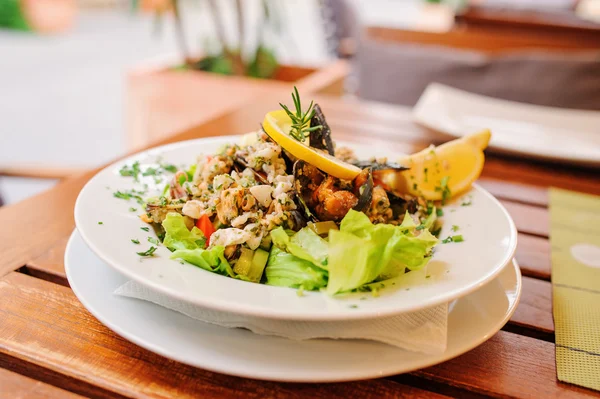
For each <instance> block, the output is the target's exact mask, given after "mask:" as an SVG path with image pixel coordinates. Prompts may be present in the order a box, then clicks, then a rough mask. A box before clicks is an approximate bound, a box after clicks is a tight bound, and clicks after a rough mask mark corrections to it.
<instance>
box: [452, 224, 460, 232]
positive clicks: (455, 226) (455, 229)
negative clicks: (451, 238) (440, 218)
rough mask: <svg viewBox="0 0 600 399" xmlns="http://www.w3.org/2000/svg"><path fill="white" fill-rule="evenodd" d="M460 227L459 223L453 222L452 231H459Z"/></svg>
mask: <svg viewBox="0 0 600 399" xmlns="http://www.w3.org/2000/svg"><path fill="white" fill-rule="evenodd" d="M459 229H460V227H458V226H457V225H455V224H453V225H452V231H454V232H457V231H458V230H459Z"/></svg>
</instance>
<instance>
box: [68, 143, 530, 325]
mask: <svg viewBox="0 0 600 399" xmlns="http://www.w3.org/2000/svg"><path fill="white" fill-rule="evenodd" d="M226 137H231V138H232V139H233V140H234V139H235V138H236V137H241V136H240V135H225V136H213V137H204V138H196V139H191V140H184V141H178V142H175V143H170V144H166V145H162V146H156V147H152V148H149V149H146V150H142V151H139V152H137V153H135V154H132V155H130V156H127V157H125V158H123V159H121V160H119V161H116V162H113V163H111V164H110V165H108V166H106V167H104V168H102V169H101V170H100V171H98V172H97V173H96V174H95V175H94V176H93V177H92V178H91V179H90V180H88V182H87V183H86V184H85V186H84V187H83V188H82V189H81V191H80V192H79V195H78V196H77V200H76V202H75V207H74V219H75V225H76V228H77V231H78V232H79V234H81V237H82V238H83V240H84V241H85V243H86V244H87V245H88V247H89V248H90V249H91V250H92V252H93V253H94V254H95V255H96V256H98V257H99V258H100V259H101V260H102V261H103V262H105V263H106V264H108V265H109V266H110V267H112V268H113V269H114V270H116V271H117V272H119V273H121V274H123V275H125V276H127V277H129V278H130V279H132V280H135V281H137V282H138V283H140V284H142V285H145V286H147V287H150V288H152V289H154V290H156V291H158V292H161V293H163V294H165V295H167V296H170V297H172V298H176V299H178V300H181V301H185V302H188V303H191V304H194V305H196V306H201V307H205V308H208V309H214V310H217V311H222V312H230V313H234V314H242V315H249V316H254V317H263V318H269V319H278V320H304V321H342V320H368V319H374V318H378V317H381V316H393V315H398V314H402V313H407V312H414V311H416V310H419V309H424V308H427V307H431V306H435V305H439V304H442V303H447V302H449V301H452V300H453V299H456V298H460V297H463V296H465V295H468V294H470V293H472V292H474V291H476V290H478V289H479V288H481V287H482V286H483V285H485V284H487V283H488V282H490V281H492V280H493V279H494V278H496V277H497V276H498V274H500V272H501V271H502V270H503V268H504V267H505V266H506V265H507V264H508V263H510V261H511V260H512V259H513V258H514V255H515V252H516V249H517V237H518V233H517V228H516V226H515V223H514V221H513V220H512V217H511V216H510V214H509V213H508V211H507V210H506V208H505V207H504V206H503V205H502V203H501V202H500V201H499V200H498V199H497V198H496V197H494V196H493V195H492V194H490V193H489V192H488V191H487V190H485V189H484V188H483V187H481V186H479V185H478V184H477V183H474V184H473V187H472V189H476V190H478V191H480V192H481V194H482V195H484V196H486V197H487V198H488V199H489V200H491V202H492V203H494V204H495V205H496V206H497V207H498V208H499V209H500V210H501V212H502V214H503V216H504V217H505V218H506V220H507V221H508V223H509V230H510V243H509V250H508V251H507V252H506V254H505V256H504V257H503V258H502V260H501V261H499V262H497V264H496V265H495V266H494V271H493V272H492V273H490V274H489V275H487V276H485V277H484V278H482V279H480V280H478V281H477V282H476V283H474V284H472V286H470V287H469V288H468V289H464V290H462V291H460V292H459V293H458V294H456V293H449V294H447V295H445V296H441V297H439V298H437V299H436V300H435V301H432V302H428V303H427V305H425V306H419V305H418V304H417V305H413V306H412V307H409V308H403V309H399V310H395V309H387V310H385V311H381V310H379V311H377V312H373V311H371V312H369V311H365V310H360V309H357V310H355V311H354V312H351V313H343V314H332V315H329V314H302V313H301V314H298V313H296V314H293V313H292V314H290V313H286V312H285V311H279V310H272V309H271V310H269V311H266V310H264V309H257V308H256V307H253V306H251V305H250V306H248V305H247V304H244V303H236V306H235V307H232V306H231V303H230V302H228V301H219V302H214V301H212V300H207V299H203V298H196V297H195V298H189V297H187V296H185V295H183V294H182V293H180V292H178V291H174V290H170V289H168V288H166V287H165V286H163V285H161V284H159V283H156V282H153V281H148V280H147V279H144V278H142V277H141V276H138V275H137V274H136V273H134V272H132V271H130V270H128V268H127V267H126V266H122V265H120V264H119V262H112V261H111V260H110V259H109V257H108V256H106V255H105V254H104V253H103V252H102V251H100V250H99V249H98V248H97V247H96V245H95V244H94V242H93V241H92V240H90V239H89V237H87V236H86V234H85V231H84V230H85V229H81V228H80V225H81V224H82V223H81V222H80V220H79V217H78V214H79V213H80V209H81V202H82V200H81V198H82V197H83V194H84V192H85V191H86V190H89V189H90V188H89V187H91V186H92V185H93V183H94V181H95V180H96V179H97V178H98V176H99V175H100V174H102V173H104V172H106V171H108V170H112V169H114V168H116V167H118V166H119V165H122V164H125V163H127V162H129V161H131V160H133V159H136V158H138V157H141V156H145V155H152V154H153V153H164V152H166V151H169V150H175V149H177V148H179V147H185V146H187V145H190V144H192V143H203V142H207V141H208V142H209V141H219V140H223V139H224V138H226Z"/></svg>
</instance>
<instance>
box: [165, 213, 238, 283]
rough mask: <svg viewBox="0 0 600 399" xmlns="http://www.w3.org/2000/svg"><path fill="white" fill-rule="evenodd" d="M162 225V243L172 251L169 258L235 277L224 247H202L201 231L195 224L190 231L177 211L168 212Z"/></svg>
mask: <svg viewBox="0 0 600 399" xmlns="http://www.w3.org/2000/svg"><path fill="white" fill-rule="evenodd" d="M162 226H163V228H164V229H165V239H164V241H163V244H164V245H165V247H167V248H169V249H170V250H172V251H174V252H173V254H171V259H181V260H184V261H186V262H188V263H191V264H192V265H194V266H198V267H200V268H202V269H204V270H208V271H209V272H213V273H218V274H222V275H224V276H229V277H237V276H236V274H235V273H234V272H233V269H232V268H231V265H230V264H229V262H227V259H226V258H225V255H224V252H225V248H224V247H223V246H220V245H217V246H215V247H213V248H211V249H204V246H205V244H206V239H205V238H204V234H202V231H201V230H200V229H199V228H197V227H195V226H194V227H193V228H192V230H191V231H190V230H188V228H187V226H186V225H185V222H184V220H183V216H181V215H180V214H179V213H175V212H171V213H169V214H168V215H167V217H166V218H165V220H164V221H163V222H162Z"/></svg>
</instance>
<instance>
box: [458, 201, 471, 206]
mask: <svg viewBox="0 0 600 399" xmlns="http://www.w3.org/2000/svg"><path fill="white" fill-rule="evenodd" d="M472 204H473V201H472V200H471V199H469V200H468V201H463V202H462V204H460V206H471V205H472Z"/></svg>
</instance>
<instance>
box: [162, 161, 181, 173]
mask: <svg viewBox="0 0 600 399" xmlns="http://www.w3.org/2000/svg"><path fill="white" fill-rule="evenodd" d="M160 167H161V168H163V169H164V170H166V171H167V172H171V173H177V166H175V165H172V164H168V163H166V164H161V165H160Z"/></svg>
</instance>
